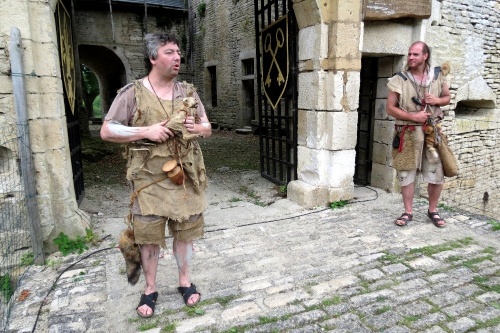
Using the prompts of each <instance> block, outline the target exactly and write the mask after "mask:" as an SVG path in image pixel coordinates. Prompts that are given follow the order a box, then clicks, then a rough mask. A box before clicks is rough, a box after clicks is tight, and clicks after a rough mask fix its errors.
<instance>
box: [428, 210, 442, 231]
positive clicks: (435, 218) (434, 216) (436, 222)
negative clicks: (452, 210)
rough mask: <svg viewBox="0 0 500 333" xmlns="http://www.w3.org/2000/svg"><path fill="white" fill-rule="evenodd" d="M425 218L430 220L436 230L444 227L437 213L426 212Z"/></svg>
mask: <svg viewBox="0 0 500 333" xmlns="http://www.w3.org/2000/svg"><path fill="white" fill-rule="evenodd" d="M427 216H428V217H429V218H430V219H431V221H432V223H434V225H435V226H436V227H438V228H442V227H444V226H445V223H444V219H443V218H441V216H439V213H438V212H432V213H431V212H430V211H427Z"/></svg>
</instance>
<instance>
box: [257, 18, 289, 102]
mask: <svg viewBox="0 0 500 333" xmlns="http://www.w3.org/2000/svg"><path fill="white" fill-rule="evenodd" d="M261 41H262V80H263V82H262V86H263V88H264V94H265V95H266V97H267V99H268V101H269V103H270V104H271V106H272V107H273V109H276V106H277V105H278V103H279V101H280V99H281V97H282V96H283V93H284V92H285V90H286V85H287V82H288V68H289V57H288V16H287V15H284V16H283V17H281V18H280V19H278V20H277V21H275V22H273V23H272V24H271V25H269V26H267V27H266V28H265V29H263V30H262V33H261Z"/></svg>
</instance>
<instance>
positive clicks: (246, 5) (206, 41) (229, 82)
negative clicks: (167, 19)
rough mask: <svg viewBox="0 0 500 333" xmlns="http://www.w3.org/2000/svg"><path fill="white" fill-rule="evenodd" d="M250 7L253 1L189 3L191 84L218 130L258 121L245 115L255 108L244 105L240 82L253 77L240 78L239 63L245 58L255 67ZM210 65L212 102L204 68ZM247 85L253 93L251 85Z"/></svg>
mask: <svg viewBox="0 0 500 333" xmlns="http://www.w3.org/2000/svg"><path fill="white" fill-rule="evenodd" d="M253 6H254V3H253V1H233V0H225V1H207V0H194V1H192V9H191V10H192V13H193V22H192V24H193V31H194V39H193V41H194V45H195V46H194V49H193V59H194V61H193V70H194V73H195V75H194V81H195V85H196V86H197V87H198V90H199V91H198V92H199V93H200V97H201V100H202V102H203V103H204V104H205V108H206V110H207V115H208V117H209V119H210V121H212V122H216V123H218V124H219V125H220V127H221V128H227V129H234V128H238V127H240V126H243V125H249V124H248V119H250V120H256V119H258V118H257V115H254V114H245V113H248V112H252V109H253V112H256V109H255V108H253V107H248V106H246V105H245V90H244V87H243V81H242V80H243V79H246V80H250V82H251V80H252V79H253V78H255V76H253V75H244V74H245V73H244V72H243V68H242V61H244V60H247V59H251V60H249V61H252V60H253V63H254V64H255V31H254V29H255V28H254V8H253ZM203 8H205V10H204V11H203ZM212 66H213V67H215V70H216V81H217V101H216V103H214V101H212V98H211V88H212V83H211V79H210V73H209V71H208V69H207V67H212ZM253 68H256V67H255V65H254V66H253ZM254 81H255V80H254ZM250 84H253V86H254V91H256V90H255V89H256V88H255V87H256V86H255V82H251V83H250ZM255 99H256V98H255ZM215 105H216V106H215ZM253 112H252V113H253Z"/></svg>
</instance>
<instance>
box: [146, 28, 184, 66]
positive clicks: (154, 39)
mask: <svg viewBox="0 0 500 333" xmlns="http://www.w3.org/2000/svg"><path fill="white" fill-rule="evenodd" d="M168 43H173V44H175V45H177V46H179V40H177V38H176V37H175V36H174V35H173V34H170V35H169V34H166V33H161V34H158V33H154V34H147V35H146V36H144V66H145V67H146V70H147V71H148V73H149V72H150V71H151V69H152V68H153V65H152V64H151V61H150V60H151V59H153V60H154V59H156V58H157V57H158V49H159V48H160V47H162V46H163V45H166V44H168Z"/></svg>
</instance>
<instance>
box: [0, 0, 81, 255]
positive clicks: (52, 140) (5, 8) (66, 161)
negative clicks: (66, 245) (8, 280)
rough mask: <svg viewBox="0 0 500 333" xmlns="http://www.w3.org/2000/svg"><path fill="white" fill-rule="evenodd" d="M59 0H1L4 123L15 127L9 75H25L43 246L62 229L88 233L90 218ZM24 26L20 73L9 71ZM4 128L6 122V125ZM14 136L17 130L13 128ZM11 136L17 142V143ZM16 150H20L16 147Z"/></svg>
mask: <svg viewBox="0 0 500 333" xmlns="http://www.w3.org/2000/svg"><path fill="white" fill-rule="evenodd" d="M56 3H57V1H55V0H50V1H48V0H47V1H30V0H16V1H1V2H0V13H2V14H1V15H2V19H1V20H0V60H1V61H0V64H1V65H0V99H1V101H2V108H1V110H0V122H1V123H2V124H3V126H6V125H11V126H12V127H13V128H15V124H16V122H17V121H18V119H17V118H16V111H15V107H14V105H15V101H14V92H13V91H14V87H13V83H12V77H11V75H21V76H23V77H24V86H25V89H26V99H27V114H28V119H29V120H28V124H27V126H28V128H29V132H30V142H31V145H30V151H31V153H32V158H33V164H34V169H35V170H34V172H35V177H36V193H37V194H36V201H37V206H38V216H39V219H40V224H41V227H42V237H43V241H44V242H45V243H44V244H45V249H47V250H50V249H51V248H52V249H53V247H54V245H53V244H52V243H51V242H50V240H51V239H53V238H54V237H56V236H57V234H58V233H59V232H64V233H66V234H67V235H69V236H70V237H74V236H76V235H84V234H85V227H88V226H89V224H88V222H89V218H88V216H86V215H85V214H84V213H83V212H82V211H80V210H79V209H78V206H77V203H76V200H75V192H74V188H73V186H68V184H72V183H73V175H72V171H71V170H72V167H71V158H70V151H69V145H68V133H67V125H66V116H65V109H64V97H63V85H62V81H61V71H60V63H59V55H58V42H57V32H56V25H55V19H54V12H55V10H56ZM12 27H17V28H18V29H19V30H20V35H21V45H22V52H23V58H22V63H23V70H22V73H11V72H10V55H9V52H8V49H9V43H10V41H11V40H10V38H11V33H10V32H11V28H12ZM2 128H6V127H2ZM12 135H17V134H16V133H15V132H13V133H12ZM15 138H16V137H14V138H13V140H14V141H13V142H15ZM12 153H13V154H15V155H17V154H18V151H17V149H15V148H13V149H12Z"/></svg>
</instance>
